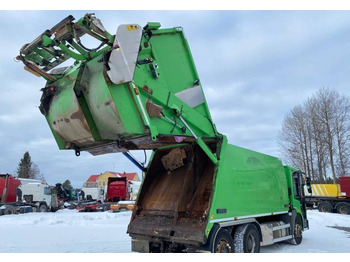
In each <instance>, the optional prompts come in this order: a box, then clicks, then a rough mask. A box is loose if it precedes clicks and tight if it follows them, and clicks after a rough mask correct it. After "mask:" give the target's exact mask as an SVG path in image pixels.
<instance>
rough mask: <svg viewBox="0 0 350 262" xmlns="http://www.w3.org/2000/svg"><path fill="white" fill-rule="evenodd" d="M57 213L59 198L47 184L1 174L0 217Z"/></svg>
mask: <svg viewBox="0 0 350 262" xmlns="http://www.w3.org/2000/svg"><path fill="white" fill-rule="evenodd" d="M33 211H38V212H47V211H52V212H55V211H57V196H56V193H55V192H54V191H52V190H51V187H50V186H49V185H47V184H46V183H45V182H41V181H39V180H35V179H23V178H20V179H18V178H15V177H13V176H12V175H10V174H0V215H8V214H17V213H28V212H33Z"/></svg>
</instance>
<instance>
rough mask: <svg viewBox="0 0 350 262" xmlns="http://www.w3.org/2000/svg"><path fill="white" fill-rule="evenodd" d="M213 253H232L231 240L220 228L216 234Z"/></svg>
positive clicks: (228, 234)
mask: <svg viewBox="0 0 350 262" xmlns="http://www.w3.org/2000/svg"><path fill="white" fill-rule="evenodd" d="M212 252H213V253H233V239H232V236H231V234H230V232H228V231H227V230H226V229H224V228H221V229H220V230H219V232H218V233H217V234H216V237H215V241H214V245H213V250H212Z"/></svg>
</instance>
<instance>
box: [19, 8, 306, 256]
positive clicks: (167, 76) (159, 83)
mask: <svg viewBox="0 0 350 262" xmlns="http://www.w3.org/2000/svg"><path fill="white" fill-rule="evenodd" d="M86 34H87V35H89V36H91V37H93V38H95V39H96V40H98V41H99V43H100V44H99V45H98V46H97V47H96V48H90V47H89V48H88V47H86V44H83V41H82V36H83V35H86ZM68 59H71V60H72V64H71V65H70V66H68V67H61V68H58V66H59V65H60V64H62V63H63V62H65V61H66V60H68ZM17 60H18V61H22V62H23V63H24V64H25V67H26V70H28V71H30V72H32V73H34V74H35V75H39V76H42V77H43V78H44V79H45V80H46V85H45V86H44V87H43V88H42V89H41V91H42V97H41V100H40V101H41V104H40V111H41V113H42V114H43V115H44V116H45V118H46V120H47V123H48V125H49V126H50V129H51V131H52V133H53V136H54V138H55V139H56V142H57V145H58V147H59V149H63V150H68V149H70V150H74V151H75V154H76V155H77V156H79V155H80V152H81V151H87V152H89V153H91V154H92V155H101V154H107V153H115V152H121V153H122V154H124V155H125V156H126V157H127V158H129V159H130V160H131V161H132V162H133V163H134V164H135V165H137V166H138V167H139V168H140V169H141V170H142V171H143V172H144V173H145V178H144V180H143V183H142V185H141V189H140V192H139V195H138V198H137V201H136V203H135V208H134V210H133V213H132V217H131V221H130V224H129V226H128V233H129V234H130V236H131V237H132V250H133V251H139V252H183V251H187V252H190V251H194V250H202V251H209V252H259V250H260V246H264V245H270V244H273V243H276V242H280V241H289V242H291V243H293V244H300V243H301V240H302V232H303V230H305V229H307V228H308V220H307V217H306V208H305V201H304V191H303V185H304V181H303V179H302V172H301V171H299V170H297V169H294V168H292V167H288V166H283V164H282V163H281V161H280V160H279V159H277V158H275V157H273V156H268V155H265V154H261V153H258V152H254V151H251V150H248V149H244V148H241V147H237V146H234V145H231V144H229V143H228V141H227V138H226V136H225V135H222V134H220V133H218V132H217V130H216V126H215V124H214V122H213V120H212V118H211V115H210V111H209V108H208V105H207V102H206V99H205V96H204V93H203V89H202V85H201V81H200V78H199V76H198V73H197V70H196V67H195V64H194V61H193V58H192V54H191V51H190V48H189V45H188V42H187V39H186V37H185V34H184V31H183V29H182V28H181V27H174V28H165V29H162V28H161V25H160V23H157V22H149V23H147V24H146V25H145V26H144V27H141V26H140V25H138V24H124V25H120V26H119V27H118V29H117V32H116V34H115V35H113V34H111V33H109V32H108V31H107V30H106V29H105V28H104V26H103V25H102V23H101V21H100V20H99V19H97V18H96V17H95V16H94V15H93V14H87V15H85V16H84V17H83V18H81V19H79V20H78V21H76V22H74V18H73V17H72V16H68V17H67V18H65V19H64V20H62V21H61V22H60V23H58V24H57V25H56V26H54V27H52V28H51V29H49V30H46V31H44V32H43V33H42V34H41V35H39V36H38V37H37V38H36V39H35V40H34V41H32V42H31V43H29V44H26V45H24V46H23V47H22V48H21V50H20V55H19V56H17ZM217 92H221V91H220V87H219V86H218V87H217ZM132 150H152V156H151V159H150V161H149V164H148V166H144V165H143V164H142V163H140V162H139V161H138V160H136V159H135V158H134V157H133V156H132V155H131V154H130V151H132Z"/></svg>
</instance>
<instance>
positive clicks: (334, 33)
mask: <svg viewBox="0 0 350 262" xmlns="http://www.w3.org/2000/svg"><path fill="white" fill-rule="evenodd" d="M87 12H91V11H0V24H1V25H2V26H1V29H0V30H1V36H2V37H1V40H0V47H1V48H0V83H1V85H0V90H1V93H0V128H1V129H0V130H1V131H0V144H1V148H0V173H6V172H8V173H14V171H15V170H16V169H17V166H18V162H19V160H20V158H21V157H22V156H23V154H24V152H25V151H29V152H30V154H31V156H32V160H33V161H34V162H35V163H36V164H38V166H39V168H40V170H41V172H42V173H43V174H44V175H45V177H46V179H47V181H48V182H49V183H50V184H54V183H57V182H63V181H64V180H65V179H70V180H71V181H72V183H73V185H74V186H76V187H80V186H81V185H82V183H83V182H84V181H85V180H86V179H87V177H88V176H90V175H92V174H99V173H101V172H104V171H107V170H108V171H118V172H123V171H127V172H138V173H139V174H140V172H139V170H138V169H137V168H136V167H134V166H133V165H132V164H131V163H129V162H128V160H127V159H125V157H124V156H122V155H121V154H111V155H104V156H96V157H93V156H91V155H89V154H88V153H85V152H83V153H82V154H81V156H80V157H75V155H74V152H73V151H59V150H58V148H57V145H56V143H55V141H54V138H53V136H52V134H51V132H50V130H49V128H48V125H47V124H46V121H45V118H44V117H43V116H42V115H41V113H40V111H39V110H38V108H37V107H38V106H39V101H40V97H41V92H40V91H39V90H40V89H41V88H42V87H43V86H44V85H45V81H44V80H43V79H42V78H37V77H35V76H33V75H31V74H29V73H28V72H26V71H24V70H23V65H22V64H21V63H15V62H14V60H13V59H14V57H15V56H16V55H17V54H18V53H19V49H20V48H21V47H22V46H23V45H24V44H25V43H28V42H30V41H32V40H33V39H34V38H36V37H37V36H38V35H39V34H40V33H42V32H43V31H44V30H45V29H47V28H51V27H52V26H53V25H55V24H56V23H57V22H59V21H61V20H62V19H63V18H65V17H66V16H68V15H70V14H71V15H73V16H74V17H75V18H76V19H79V18H80V17H82V16H84V15H85V13H87ZM95 14H96V16H97V17H98V18H100V19H101V21H102V23H103V24H104V26H105V28H106V29H107V30H108V31H110V32H111V33H113V34H114V33H115V31H116V29H117V26H118V25H119V24H125V23H138V24H140V25H141V26H143V25H145V24H146V23H147V22H149V21H158V22H160V23H161V24H162V27H163V28H166V27H175V26H182V27H183V28H184V31H185V35H186V37H187V39H188V42H189V45H190V48H191V51H192V55H193V58H194V61H195V63H196V67H197V71H198V73H199V76H200V79H201V83H202V86H203V89H204V93H205V95H206V99H207V101H208V104H209V108H210V111H211V113H212V117H213V120H214V122H215V124H216V126H217V129H218V131H219V132H221V133H223V134H226V135H227V136H228V139H229V142H230V143H232V144H235V145H238V146H242V147H246V148H249V149H252V150H256V151H259V152H262V153H266V154H270V155H274V156H277V157H279V156H280V154H279V152H278V147H277V141H276V135H277V132H278V130H279V129H280V126H281V122H282V120H283V117H284V116H285V115H286V114H287V113H288V112H289V111H290V110H291V109H292V108H293V107H294V106H296V105H298V104H300V103H301V102H302V101H304V100H305V99H306V98H307V97H309V96H310V95H312V94H313V93H314V92H315V91H317V90H318V89H319V88H321V87H329V88H334V89H335V90H337V91H338V92H339V93H341V94H345V95H348V96H349V95H350V88H349V83H350V63H349V62H348V61H350V12H349V11H149V10H147V11H102V10H97V11H95ZM134 154H135V156H137V157H138V158H139V159H140V160H141V161H142V160H143V152H135V153H134ZM140 175H141V174H140Z"/></svg>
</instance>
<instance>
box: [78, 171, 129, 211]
mask: <svg viewBox="0 0 350 262" xmlns="http://www.w3.org/2000/svg"><path fill="white" fill-rule="evenodd" d="M87 184H93V183H84V185H87ZM96 184H97V183H96ZM83 189H84V188H83ZM83 189H82V190H83ZM84 190H85V189H84ZM100 190H101V196H102V195H103V194H102V193H103V190H102V189H100ZM106 191H107V192H106V194H105V199H104V200H103V201H101V200H100V201H98V200H97V201H92V202H87V203H82V204H81V205H79V206H78V208H77V209H78V210H79V211H81V212H93V211H107V210H110V209H112V210H113V211H120V210H121V209H126V210H132V209H133V207H134V202H133V201H130V200H131V196H132V187H131V185H130V182H129V181H128V180H127V179H126V177H109V178H108V183H107V190H106ZM95 200H96V199H95ZM124 201H126V202H124Z"/></svg>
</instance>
